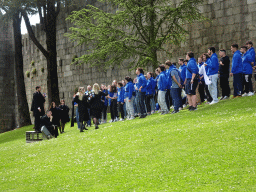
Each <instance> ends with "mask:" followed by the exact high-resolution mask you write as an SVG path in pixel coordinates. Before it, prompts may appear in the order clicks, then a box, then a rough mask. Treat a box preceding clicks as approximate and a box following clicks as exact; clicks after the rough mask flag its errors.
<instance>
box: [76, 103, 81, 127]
mask: <svg viewBox="0 0 256 192" xmlns="http://www.w3.org/2000/svg"><path fill="white" fill-rule="evenodd" d="M76 122H77V127H78V129H80V121H79V112H78V107H77V108H76Z"/></svg>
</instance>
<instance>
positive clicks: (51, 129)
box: [41, 110, 58, 139]
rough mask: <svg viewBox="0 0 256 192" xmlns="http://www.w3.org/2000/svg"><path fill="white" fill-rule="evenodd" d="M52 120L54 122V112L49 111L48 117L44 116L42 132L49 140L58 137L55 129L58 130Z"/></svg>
mask: <svg viewBox="0 0 256 192" xmlns="http://www.w3.org/2000/svg"><path fill="white" fill-rule="evenodd" d="M52 120H53V116H52V112H51V111H50V110H49V111H47V112H46V115H44V116H43V117H42V118H41V131H42V132H44V133H45V134H46V135H47V137H48V139H50V138H51V136H52V135H54V136H55V137H57V136H56V131H55V129H57V127H55V126H54V125H53V123H52ZM57 132H58V131H57Z"/></svg>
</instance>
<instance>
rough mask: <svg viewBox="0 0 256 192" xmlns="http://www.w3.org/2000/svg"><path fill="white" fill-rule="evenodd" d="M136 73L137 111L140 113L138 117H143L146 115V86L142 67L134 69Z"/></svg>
mask: <svg viewBox="0 0 256 192" xmlns="http://www.w3.org/2000/svg"><path fill="white" fill-rule="evenodd" d="M136 75H137V83H136V88H135V89H136V91H137V92H136V97H137V101H138V108H139V109H137V110H138V113H139V114H140V118H145V117H146V116H147V115H146V109H145V102H144V101H145V96H146V86H147V80H146V78H145V77H144V71H143V69H142V68H137V69H136Z"/></svg>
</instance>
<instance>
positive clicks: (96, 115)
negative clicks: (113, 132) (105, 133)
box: [90, 83, 108, 129]
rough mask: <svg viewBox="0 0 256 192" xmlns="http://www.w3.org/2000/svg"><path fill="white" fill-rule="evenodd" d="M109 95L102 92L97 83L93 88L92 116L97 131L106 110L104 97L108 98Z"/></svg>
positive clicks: (91, 100)
mask: <svg viewBox="0 0 256 192" xmlns="http://www.w3.org/2000/svg"><path fill="white" fill-rule="evenodd" d="M107 95H108V94H107V93H103V92H102V91H101V90H100V86H99V84H97V83H95V84H94V85H93V88H92V95H91V96H90V98H91V99H90V107H91V108H90V109H91V110H90V114H91V116H92V118H93V123H94V125H95V129H98V128H99V119H100V118H101V112H102V110H103V108H104V102H102V100H101V99H102V97H103V96H107Z"/></svg>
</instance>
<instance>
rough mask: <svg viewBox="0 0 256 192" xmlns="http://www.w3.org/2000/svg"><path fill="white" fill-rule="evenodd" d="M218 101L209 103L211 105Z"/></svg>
mask: <svg viewBox="0 0 256 192" xmlns="http://www.w3.org/2000/svg"><path fill="white" fill-rule="evenodd" d="M218 102H219V101H212V102H211V103H209V104H210V105H213V104H215V103H218Z"/></svg>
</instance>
